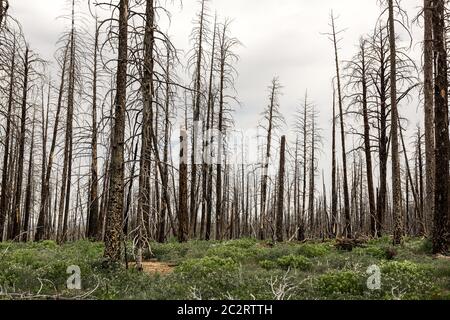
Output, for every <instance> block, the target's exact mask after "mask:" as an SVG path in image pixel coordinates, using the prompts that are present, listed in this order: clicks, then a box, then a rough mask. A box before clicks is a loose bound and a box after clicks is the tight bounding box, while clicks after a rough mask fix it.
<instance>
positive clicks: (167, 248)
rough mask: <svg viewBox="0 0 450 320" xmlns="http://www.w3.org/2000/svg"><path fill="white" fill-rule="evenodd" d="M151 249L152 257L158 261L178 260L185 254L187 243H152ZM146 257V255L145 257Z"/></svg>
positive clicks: (187, 249)
mask: <svg viewBox="0 0 450 320" xmlns="http://www.w3.org/2000/svg"><path fill="white" fill-rule="evenodd" d="M151 249H152V253H153V255H154V257H151V258H157V259H158V260H160V261H169V262H180V261H181V260H183V259H184V257H185V256H186V255H187V253H188V251H189V248H188V244H185V243H178V242H170V243H165V244H161V243H152V244H151ZM147 258H148V257H147Z"/></svg>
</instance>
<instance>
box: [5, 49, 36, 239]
mask: <svg viewBox="0 0 450 320" xmlns="http://www.w3.org/2000/svg"><path fill="white" fill-rule="evenodd" d="M23 59H24V61H23V66H24V71H23V87H22V90H23V93H22V114H21V116H20V133H19V152H18V154H17V159H18V165H17V176H16V182H15V186H14V187H15V190H16V191H15V194H14V203H13V208H12V210H13V211H12V212H13V218H12V226H13V228H12V233H11V235H10V239H11V240H20V239H19V235H20V227H21V200H22V183H23V165H24V163H23V158H24V151H25V135H26V121H27V108H28V90H29V87H28V83H29V76H30V71H31V70H30V69H31V63H32V57H31V53H30V49H29V47H28V45H27V44H26V48H25V56H24V58H23Z"/></svg>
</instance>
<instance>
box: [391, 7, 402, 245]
mask: <svg viewBox="0 0 450 320" xmlns="http://www.w3.org/2000/svg"><path fill="white" fill-rule="evenodd" d="M389 47H390V62H391V117H392V119H391V144H392V194H393V208H392V209H393V212H392V213H393V217H394V244H396V245H399V244H400V243H401V242H402V237H403V233H404V230H403V214H402V195H401V176H400V156H399V143H398V124H399V117H398V109H397V57H396V54H397V50H396V44H395V18H394V5H393V0H389Z"/></svg>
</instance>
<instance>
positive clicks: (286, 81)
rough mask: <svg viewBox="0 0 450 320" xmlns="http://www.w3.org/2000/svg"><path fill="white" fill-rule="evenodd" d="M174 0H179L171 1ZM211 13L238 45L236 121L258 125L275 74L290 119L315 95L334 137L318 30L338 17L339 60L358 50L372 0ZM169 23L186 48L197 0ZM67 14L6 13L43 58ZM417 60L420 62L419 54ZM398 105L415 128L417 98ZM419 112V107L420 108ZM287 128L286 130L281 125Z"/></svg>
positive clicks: (328, 48) (39, 9)
mask: <svg viewBox="0 0 450 320" xmlns="http://www.w3.org/2000/svg"><path fill="white" fill-rule="evenodd" d="M175 2H176V1H175ZM421 3H422V1H416V0H403V5H404V6H405V7H406V8H407V9H408V12H409V14H410V16H411V17H413V16H415V15H416V14H417V12H418V11H419V6H420V5H421ZM209 7H210V9H211V11H212V12H214V10H217V13H218V14H219V16H220V17H222V18H223V17H229V18H232V19H234V21H233V24H232V32H233V35H234V36H236V37H237V38H239V40H240V41H241V42H242V43H243V46H242V47H241V48H239V49H238V50H237V53H238V54H239V56H240V61H239V63H238V66H237V69H238V71H239V78H238V80H237V84H236V89H237V93H238V98H239V100H240V101H241V104H242V107H241V108H237V110H236V114H235V119H236V125H237V127H238V128H248V127H254V126H256V123H257V120H258V119H259V118H260V116H259V115H260V113H261V112H262V110H263V109H264V107H265V106H266V105H267V86H268V85H269V84H270V81H271V79H272V78H273V77H274V76H278V77H279V78H280V81H281V83H282V85H283V86H284V88H283V96H282V97H281V99H280V102H281V107H282V111H283V113H284V115H285V117H286V119H287V123H288V124H292V122H293V114H294V111H295V109H296V108H297V107H298V106H299V104H300V101H301V100H302V98H303V96H304V93H305V91H306V90H308V95H309V97H310V98H311V100H313V101H314V102H315V105H316V106H317V109H318V110H319V112H320V114H321V115H320V120H319V122H320V126H321V127H322V128H323V129H324V130H323V134H324V138H325V145H324V148H325V149H326V150H328V149H329V141H330V140H331V132H330V127H331V110H332V90H331V79H332V77H333V76H334V74H335V69H334V61H333V54H334V53H333V47H332V44H331V43H330V42H329V40H328V39H327V37H326V36H323V35H321V33H324V32H328V31H329V26H328V23H329V14H330V10H333V11H334V13H335V15H338V16H339V20H338V21H337V24H338V28H340V29H344V28H345V29H346V32H345V33H343V34H342V37H343V41H342V42H341V44H340V47H341V48H342V49H341V51H340V59H341V60H346V59H350V58H351V57H352V56H353V55H354V54H355V52H356V45H357V44H358V39H359V37H360V36H361V35H364V34H366V33H369V32H371V31H372V30H373V27H374V25H375V22H376V20H377V18H378V16H379V14H380V11H381V10H380V7H379V5H378V1H377V0H212V1H211V3H210V5H209ZM169 8H170V11H171V12H172V15H173V17H172V24H171V26H170V29H169V34H170V35H171V37H172V38H173V40H174V43H175V46H176V47H177V48H179V49H183V50H188V49H189V34H190V32H191V28H192V20H193V18H194V15H195V14H196V12H197V11H198V10H199V4H198V1H197V0H183V6H182V7H181V6H179V5H171V6H170V7H169ZM63 12H66V13H67V3H66V0H12V1H11V14H12V15H14V16H15V17H16V18H18V20H19V21H20V22H21V23H22V25H23V28H24V32H25V35H26V36H27V38H28V40H29V42H30V44H31V45H32V47H33V48H34V49H35V50H36V51H37V52H39V53H40V54H41V55H42V56H43V57H44V58H46V59H51V58H52V56H53V52H54V50H55V43H56V41H57V39H58V37H59V35H60V33H61V31H62V29H63V28H64V25H65V23H66V22H65V21H63V20H61V19H59V20H58V19H57V17H58V16H60V15H61V13H63ZM414 41H415V42H414V50H416V56H419V57H420V55H418V54H417V52H418V49H420V48H418V47H419V45H418V43H419V42H420V41H421V34H420V29H418V30H417V32H415V39H414ZM418 62H420V61H418ZM401 108H402V109H401V110H400V112H401V113H402V115H403V116H407V117H408V118H409V120H410V128H411V129H414V128H415V126H416V124H417V123H418V121H420V118H419V117H418V116H416V115H415V114H416V111H418V109H417V103H413V104H411V105H409V106H402V107H401ZM419 111H420V110H419ZM286 130H288V129H286ZM321 164H322V166H321V167H325V168H326V166H329V159H328V152H325V153H324V155H323V156H322V160H321Z"/></svg>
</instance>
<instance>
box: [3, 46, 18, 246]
mask: <svg viewBox="0 0 450 320" xmlns="http://www.w3.org/2000/svg"><path fill="white" fill-rule="evenodd" d="M12 53H13V54H12V55H11V67H10V76H9V97H8V111H7V112H8V113H7V118H6V132H5V151H4V154H3V170H2V194H1V198H0V242H1V241H2V240H3V230H4V226H5V220H6V215H7V213H8V201H9V199H8V198H9V197H8V195H9V188H10V186H8V176H9V170H8V169H9V163H8V162H9V157H10V155H9V153H10V142H11V137H10V135H11V121H12V106H13V103H14V101H13V99H14V97H13V95H14V83H15V82H14V76H15V70H16V54H15V53H16V40H15V39H14V42H13V50H12Z"/></svg>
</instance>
